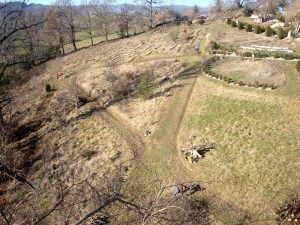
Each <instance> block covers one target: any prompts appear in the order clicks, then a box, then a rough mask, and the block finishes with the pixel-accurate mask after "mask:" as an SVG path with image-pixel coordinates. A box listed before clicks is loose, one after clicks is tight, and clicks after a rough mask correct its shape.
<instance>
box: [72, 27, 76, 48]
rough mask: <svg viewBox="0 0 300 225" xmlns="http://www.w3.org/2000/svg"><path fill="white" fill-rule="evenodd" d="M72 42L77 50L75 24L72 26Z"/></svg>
mask: <svg viewBox="0 0 300 225" xmlns="http://www.w3.org/2000/svg"><path fill="white" fill-rule="evenodd" d="M71 42H72V45H73V48H74V51H77V47H76V38H75V29H74V26H71Z"/></svg>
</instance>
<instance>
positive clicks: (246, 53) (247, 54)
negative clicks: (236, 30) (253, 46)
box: [243, 52, 252, 57]
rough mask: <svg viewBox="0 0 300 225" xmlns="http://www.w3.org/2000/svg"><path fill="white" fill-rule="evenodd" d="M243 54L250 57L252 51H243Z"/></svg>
mask: <svg viewBox="0 0 300 225" xmlns="http://www.w3.org/2000/svg"><path fill="white" fill-rule="evenodd" d="M243 56H244V57H252V53H251V52H244V53H243Z"/></svg>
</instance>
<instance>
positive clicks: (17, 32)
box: [0, 0, 46, 79]
mask: <svg viewBox="0 0 300 225" xmlns="http://www.w3.org/2000/svg"><path fill="white" fill-rule="evenodd" d="M29 7H30V5H27V3H26V1H25V0H24V1H23V2H10V1H9V2H4V3H0V51H1V57H0V79H1V78H2V77H3V75H4V72H5V70H6V69H7V68H9V67H11V66H14V65H17V64H19V63H22V62H28V60H29V61H34V59H35V57H36V55H35V52H33V51H32V49H34V46H33V45H34V44H38V43H37V41H35V43H34V38H36V36H37V35H38V33H35V37H33V36H32V35H33V34H34V33H33V31H34V32H36V30H34V29H35V28H37V27H40V26H41V25H42V24H43V23H44V22H45V20H46V18H45V17H44V15H43V12H39V13H37V12H32V11H30V10H27V8H29ZM29 30H31V31H29ZM26 31H29V32H27V33H26ZM17 39H18V40H19V42H17V41H16V40H17ZM20 43H22V46H20ZM27 47H28V48H30V49H31V52H30V50H29V51H27V50H26V51H25V54H23V55H22V56H18V57H16V53H17V51H16V48H23V49H24V48H27ZM34 50H35V49H34ZM29 58H30V59H29Z"/></svg>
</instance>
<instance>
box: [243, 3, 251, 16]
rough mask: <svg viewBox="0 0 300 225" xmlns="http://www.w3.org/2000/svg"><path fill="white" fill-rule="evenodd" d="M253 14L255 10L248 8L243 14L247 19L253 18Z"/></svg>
mask: <svg viewBox="0 0 300 225" xmlns="http://www.w3.org/2000/svg"><path fill="white" fill-rule="evenodd" d="M252 13H253V9H250V8H248V7H247V6H246V7H245V8H244V9H243V14H244V16H245V17H249V16H251V15H252Z"/></svg>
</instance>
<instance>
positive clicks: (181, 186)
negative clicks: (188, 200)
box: [173, 181, 186, 196]
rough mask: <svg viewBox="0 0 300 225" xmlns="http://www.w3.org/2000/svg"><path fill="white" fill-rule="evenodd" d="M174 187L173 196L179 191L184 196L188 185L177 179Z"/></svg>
mask: <svg viewBox="0 0 300 225" xmlns="http://www.w3.org/2000/svg"><path fill="white" fill-rule="evenodd" d="M174 188H175V191H174V193H173V196H175V195H177V194H178V193H181V196H183V192H184V191H185V189H186V186H185V185H184V184H182V183H180V182H178V181H176V182H175V183H174Z"/></svg>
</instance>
